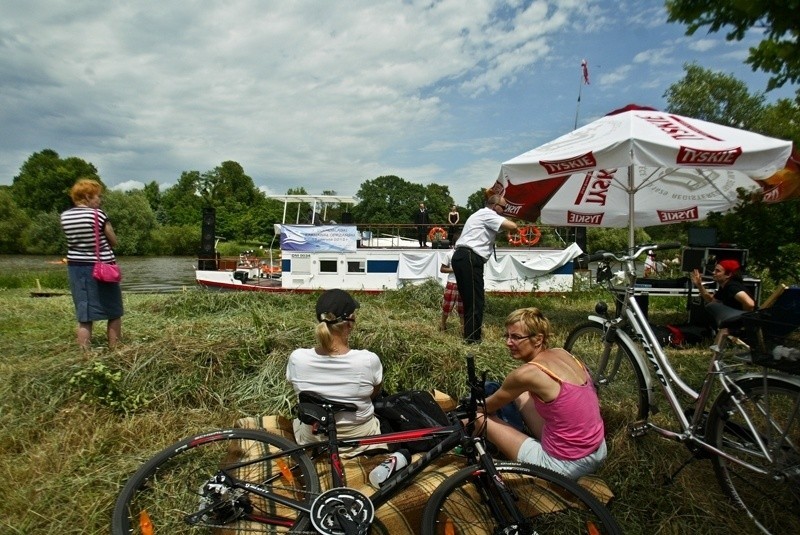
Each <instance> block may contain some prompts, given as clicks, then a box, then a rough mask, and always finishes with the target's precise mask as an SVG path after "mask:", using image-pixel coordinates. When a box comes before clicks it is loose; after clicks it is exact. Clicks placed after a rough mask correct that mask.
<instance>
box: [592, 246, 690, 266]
mask: <svg viewBox="0 0 800 535" xmlns="http://www.w3.org/2000/svg"><path fill="white" fill-rule="evenodd" d="M680 248H681V244H680V243H679V242H667V243H650V244H647V245H637V246H636V249H635V250H636V252H635V253H633V254H631V255H625V254H621V255H617V254H615V253H609V252H608V251H597V252H596V253H592V254H590V255H589V256H588V257H587V258H586V261H587V262H598V261H600V260H617V261H618V262H626V261H628V260H634V259H636V258H638V257H639V256H641V255H642V253H645V252H648V251H656V250H659V251H669V250H670V249H680Z"/></svg>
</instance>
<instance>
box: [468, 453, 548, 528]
mask: <svg viewBox="0 0 800 535" xmlns="http://www.w3.org/2000/svg"><path fill="white" fill-rule="evenodd" d="M473 445H474V447H475V451H476V452H477V454H478V466H479V467H483V468H484V469H485V470H486V474H485V476H484V477H485V480H484V479H483V478H480V479H478V480H477V481H476V482H475V488H476V489H477V491H478V493H479V494H480V495H481V496H482V498H483V500H484V502H486V504H487V506H488V507H489V509H490V510H491V511H492V515H494V517H495V518H496V519H497V520H498V521H502V522H503V525H502V526H501V528H502V531H501V532H503V533H520V534H533V533H534V531H533V525H532V524H531V521H530V520H529V519H528V518H526V517H525V516H524V515H523V514H522V513H521V512H520V510H519V508H518V507H517V501H518V500H519V498H518V497H517V496H516V494H514V491H513V490H512V489H510V488H509V487H508V486H507V485H506V484H505V482H504V481H503V478H502V477H501V476H500V473H499V472H498V471H497V469H496V468H495V466H494V463H493V462H492V459H491V457H489V455H488V454H487V453H486V449H485V448H484V447H483V444H482V442H481V441H480V440H479V439H475V440H474V442H473ZM493 490H495V491H496V492H492V491H493ZM498 496H499V498H500V500H499V501H498V499H497V497H498ZM509 528H516V531H508V529H509Z"/></svg>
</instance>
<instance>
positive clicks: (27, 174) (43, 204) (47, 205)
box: [11, 149, 102, 213]
mask: <svg viewBox="0 0 800 535" xmlns="http://www.w3.org/2000/svg"><path fill="white" fill-rule="evenodd" d="M79 178H93V179H95V180H97V181H100V182H101V183H102V181H101V180H100V177H99V176H98V175H97V169H96V168H95V166H94V165H92V164H90V163H88V162H85V161H84V160H81V159H80V158H75V157H72V158H67V159H61V158H60V157H59V156H58V153H57V152H56V151H54V150H51V149H45V150H43V151H41V152H37V153H35V154H33V155H31V157H30V158H28V160H27V161H26V162H25V163H24V164H22V167H21V168H20V172H19V175H17V176H16V177H14V181H13V182H12V184H11V194H12V195H13V196H14V200H15V201H16V203H17V206H19V207H20V208H24V209H26V210H28V212H29V213H33V212H48V211H51V210H55V211H56V212H58V213H61V212H63V211H64V210H66V209H67V208H69V207H70V206H72V201H70V198H69V190H70V188H71V187H72V185H73V184H75V182H76V181H77V180H78V179H79Z"/></svg>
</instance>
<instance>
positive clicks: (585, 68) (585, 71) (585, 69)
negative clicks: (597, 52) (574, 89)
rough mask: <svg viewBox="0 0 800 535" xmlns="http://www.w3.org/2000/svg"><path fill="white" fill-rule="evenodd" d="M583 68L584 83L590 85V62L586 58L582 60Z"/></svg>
mask: <svg viewBox="0 0 800 535" xmlns="http://www.w3.org/2000/svg"><path fill="white" fill-rule="evenodd" d="M581 68H582V69H583V83H584V84H586V85H589V64H588V63H587V62H586V60H585V59H584V60H582V61H581Z"/></svg>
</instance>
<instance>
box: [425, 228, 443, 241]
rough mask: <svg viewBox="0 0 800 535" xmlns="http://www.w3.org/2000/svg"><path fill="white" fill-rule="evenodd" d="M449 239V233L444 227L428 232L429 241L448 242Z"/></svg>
mask: <svg viewBox="0 0 800 535" xmlns="http://www.w3.org/2000/svg"><path fill="white" fill-rule="evenodd" d="M446 239H447V231H446V230H445V229H443V228H442V227H433V228H432V229H431V230H430V232H428V241H430V242H434V241H437V240H446Z"/></svg>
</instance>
